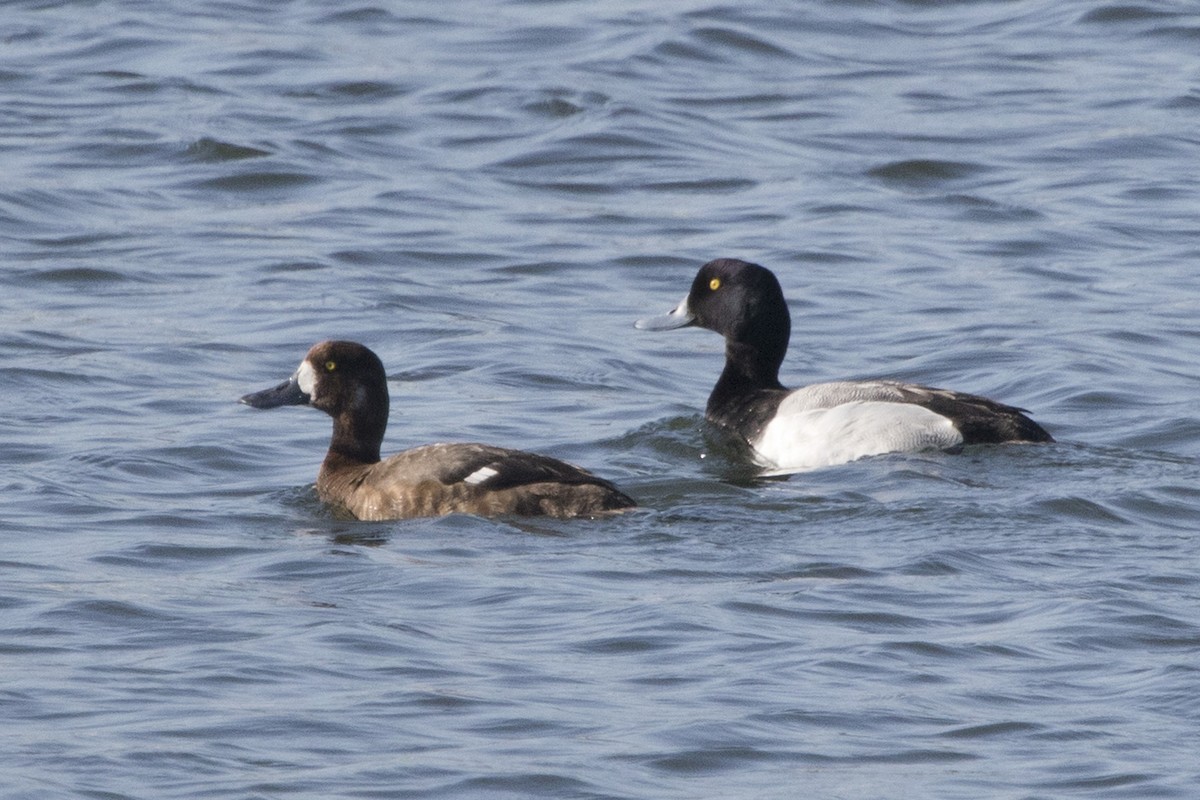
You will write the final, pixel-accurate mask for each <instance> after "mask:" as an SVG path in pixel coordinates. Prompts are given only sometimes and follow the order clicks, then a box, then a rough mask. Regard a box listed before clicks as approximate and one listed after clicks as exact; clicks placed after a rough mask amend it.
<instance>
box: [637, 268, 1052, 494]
mask: <svg viewBox="0 0 1200 800" xmlns="http://www.w3.org/2000/svg"><path fill="white" fill-rule="evenodd" d="M689 325H697V326H699V327H701V328H708V329H709V330H711V331H716V332H717V333H719V334H721V335H722V336H724V337H725V370H724V372H722V373H721V377H720V379H718V380H717V385H716V386H715V387H714V388H713V391H712V394H711V395H710V396H709V398H708V407H707V409H706V412H705V416H706V417H707V418H708V420H709V421H710V422H713V423H715V424H717V425H720V426H722V427H724V428H727V429H730V430H732V431H733V432H734V433H736V434H738V435H739V436H740V437H742V438H744V439H745V440H746V441H747V442H748V443H749V444H750V447H751V448H752V449H753V450H754V454H755V460H756V461H758V462H759V463H760V465H761V466H764V467H766V468H767V469H768V470H769V471H771V472H775V473H786V472H796V471H799V470H806V469H815V468H818V467H824V466H830V465H833V464H842V463H845V462H847V461H853V460H855V459H857V458H862V457H864V456H870V455H878V454H881V453H894V452H917V451H921V450H931V449H940V450H953V449H956V448H959V447H961V446H962V445H967V444H996V443H1000V442H1052V441H1054V440H1053V439H1052V438H1051V436H1050V434H1049V433H1047V432H1046V431H1045V430H1043V429H1042V427H1041V426H1040V425H1038V424H1037V423H1036V422H1034V421H1033V420H1031V419H1029V418H1028V417H1026V416H1025V415H1024V413H1022V409H1018V408H1013V407H1012V406H1006V405H1004V404H1002V403H997V402H995V401H994V400H989V399H987V398H986V397H979V396H977V395H973V394H964V393H961V392H952V391H947V390H945V389H933V388H930V387H928V386H919V385H917V384H911V383H900V382H898V381H887V380H873V381H837V382H834V383H817V384H813V385H811V386H805V387H803V388H800V389H795V390H791V391H789V390H788V389H785V388H784V387H783V384H781V383H780V382H779V366H780V364H782V363H783V356H784V354H785V353H786V352H787V345H788V337H789V335H790V333H791V318H790V317H789V315H788V308H787V303H786V302H784V299H783V290H782V289H780V287H779V281H778V280H776V278H775V275H774V274H773V273H772V272H771V271H770V270H768V269H766V268H765V267H760V266H758V265H757V264H750V263H747V262H745V261H739V260H737V259H733V258H721V259H717V260H715V261H710V262H708V263H707V264H705V265H704V266H703V267H701V268H700V272H699V273H697V275H696V279H695V280H694V281H693V282H692V288H691V291H690V292H689V293H688V296H687V297H686V298H684V300H683V302H682V303H680V304H679V306H678V307H677V308H675V310H674V311H671V312H670V313H669V314H667V315H665V316H661V317H652V318H649V319H644V320H641V321H639V322H638V323H637V327H639V328H643V329H646V330H669V329H672V328H683V327H687V326H689Z"/></svg>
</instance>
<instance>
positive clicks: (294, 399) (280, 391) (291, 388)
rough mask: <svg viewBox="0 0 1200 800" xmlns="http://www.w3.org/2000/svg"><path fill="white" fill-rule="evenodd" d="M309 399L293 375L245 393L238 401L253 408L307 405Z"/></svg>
mask: <svg viewBox="0 0 1200 800" xmlns="http://www.w3.org/2000/svg"><path fill="white" fill-rule="evenodd" d="M309 399H310V398H309V396H308V395H307V394H305V393H304V392H303V391H302V390H301V389H300V384H299V382H297V380H296V378H295V376H293V377H291V378H288V379H287V380H286V381H284V382H283V383H281V384H279V385H278V386H272V387H271V388H270V389H263V390H262V391H261V392H252V393H251V394H248V395H245V396H243V397H242V398H241V399H240V400H238V402H239V403H245V404H246V405H248V406H253V407H254V408H277V407H278V406H303V405H308V402H309Z"/></svg>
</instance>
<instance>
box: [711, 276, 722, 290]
mask: <svg viewBox="0 0 1200 800" xmlns="http://www.w3.org/2000/svg"><path fill="white" fill-rule="evenodd" d="M708 288H710V289H712V290H713V291H714V292H715V291H716V290H717V289H720V288H721V279H720V278H713V279H712V280H711V281H709V282H708Z"/></svg>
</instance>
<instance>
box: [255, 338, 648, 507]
mask: <svg viewBox="0 0 1200 800" xmlns="http://www.w3.org/2000/svg"><path fill="white" fill-rule="evenodd" d="M239 402H241V403H244V404H245V405H248V406H251V407H253V408H260V409H267V408H277V407H280V406H294V405H306V406H312V407H313V408H317V409H320V410H321V411H324V412H325V413H326V414H328V415H329V416H331V417H333V437H332V439H331V440H330V442H329V451H328V452H327V453H326V454H325V460H324V461H323V462H322V463H321V469H320V471H319V472H318V474H317V484H316V489H317V495H318V496H319V497H320V498H321V500H322V501H324V502H326V503H328V504H330V505H331V506H334V507H335V508H337V509H339V510H341V511H344V512H348V513H349V514H350V515H351V516H353V517H355V518H357V519H360V520H374V521H378V520H396V519H410V518H416V517H438V516H445V515H448V514H474V515H477V516H482V517H497V516H506V515H518V516H547V517H556V518H562V519H566V518H572V517H600V516H607V515H610V514H614V513H618V512H621V511H625V510H628V509H632V508H634V507H635V506H636V505H637V504H636V503H635V502H634V500H633V499H632V498H631V497H629V496H628V495H626V494H624V493H623V492H621V491H620V490H619V489H618V488H617V487H616V486H615V485H613V484H612V483H610V482H609V481H607V480H604V479H603V478H599V477H596V476H595V475H593V474H592V473H590V472H587V471H586V470H583V469H580V468H579V467H576V466H574V465H572V464H568V463H567V462H565V461H559V460H558V459H556V458H550V457H548V456H544V455H538V454H536V453H529V452H525V451H523V450H512V449H509V448H504V447H495V446H492V445H487V444H475V443H438V444H429V445H424V446H421V447H415V448H413V449H411V450H405V451H403V452H401V453H397V454H395V455H393V456H389V457H388V458H386V459H381V458H380V455H379V451H380V447H381V445H382V443H383V436H384V431H385V430H386V429H387V421H388V406H389V399H388V387H387V374H386V372H385V371H384V368H383V362H382V361H381V360H380V359H379V356H377V355H376V354H375V353H374V352H373V351H372V350H371V349H370V348H368V347H366V346H365V345H363V344H360V343H358V342H351V341H341V340H331V341H323V342H318V343H317V344H315V345H313V346H312V347H311V348H310V349H309V351H308V353H307V354H306V355H305V356H304V360H303V361H301V362H300V366H299V367H298V368H297V369H296V371H295V373H294V374H293V375H292V376H291V377H290V378H288V379H287V380H285V381H284V382H283V383H280V384H279V385H278V386H274V387H271V388H269V389H264V390H262V391H259V392H253V393H251V394H247V395H245V396H243V397H242V398H241V399H240V401H239Z"/></svg>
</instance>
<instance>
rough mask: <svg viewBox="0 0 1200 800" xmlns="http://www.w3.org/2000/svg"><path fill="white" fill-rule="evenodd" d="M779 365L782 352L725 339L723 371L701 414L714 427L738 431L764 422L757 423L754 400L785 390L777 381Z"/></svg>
mask: <svg viewBox="0 0 1200 800" xmlns="http://www.w3.org/2000/svg"><path fill="white" fill-rule="evenodd" d="M782 363H783V353H782V352H778V351H774V350H770V349H767V350H764V349H763V348H761V347H757V346H754V345H751V344H747V343H745V342H737V341H728V340H727V341H726V343H725V369H724V370H723V371H722V372H721V377H720V378H718V379H717V385H716V386H714V387H713V390H712V394H710V395H709V396H708V407H707V409H706V412H705V415H706V416H707V417H708V419H709V420H711V421H712V422H715V423H717V424H718V425H723V426H725V427H728V428H734V429H735V430H739V431H744V430H746V429H747V427H753V428H757V427H760V426H761V424H762V423H764V422H765V420H757V419H756V417H757V416H763V413H762V412H763V407H762V404H761V403H759V404H757V406H758V408H757V409H756V408H755V405H756V403H755V401H757V400H759V399H760V398H761V397H762V396H763V395H764V394H765V395H775V394H781V393H783V392H784V391H785V389H784V387H783V384H781V383H780V382H779V365H780V364H782ZM772 405H773V404H772ZM771 413H773V410H772V412H771ZM766 416H768V417H769V416H770V414H769V413H768V414H766Z"/></svg>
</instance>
